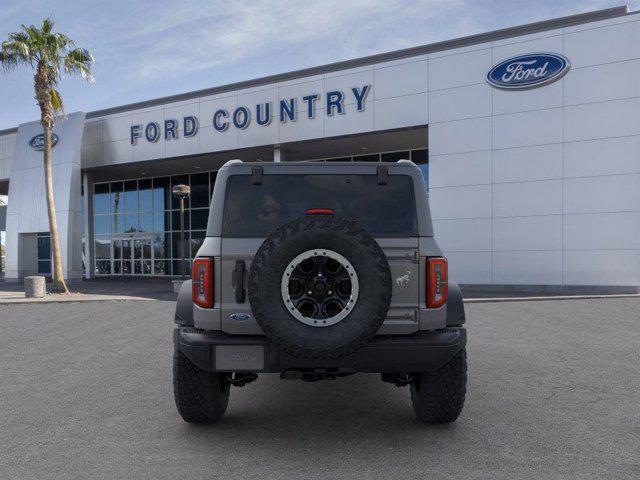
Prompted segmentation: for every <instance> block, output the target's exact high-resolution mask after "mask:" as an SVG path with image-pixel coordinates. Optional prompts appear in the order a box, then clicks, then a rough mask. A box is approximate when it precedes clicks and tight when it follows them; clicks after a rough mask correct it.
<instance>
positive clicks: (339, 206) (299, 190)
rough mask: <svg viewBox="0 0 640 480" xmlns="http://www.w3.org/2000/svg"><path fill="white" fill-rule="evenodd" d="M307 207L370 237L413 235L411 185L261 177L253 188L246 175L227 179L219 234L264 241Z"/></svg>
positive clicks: (406, 179) (404, 180)
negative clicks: (351, 223)
mask: <svg viewBox="0 0 640 480" xmlns="http://www.w3.org/2000/svg"><path fill="white" fill-rule="evenodd" d="M310 208H330V209H333V210H334V211H335V215H336V216H339V217H342V218H348V219H352V220H357V221H358V222H359V223H360V225H361V226H362V227H363V228H364V229H365V230H366V231H368V232H369V233H371V234H372V235H374V236H386V237H393V236H401V237H406V236H417V231H418V228H417V220H416V210H415V200H414V192H413V181H412V179H411V177H410V176H408V175H390V176H389V177H388V181H387V184H386V185H378V180H377V176H376V175H280V174H278V175H265V176H264V177H263V181H262V184H261V185H253V183H252V178H251V176H250V175H232V176H230V177H229V178H228V180H227V192H226V199H225V209H224V219H223V223H222V234H223V236H225V237H264V236H266V235H268V234H269V233H271V232H272V231H273V230H274V229H276V228H277V227H279V226H280V225H282V224H284V223H287V222H289V221H291V220H294V219H296V218H299V217H303V216H305V215H306V211H307V210H308V209H310Z"/></svg>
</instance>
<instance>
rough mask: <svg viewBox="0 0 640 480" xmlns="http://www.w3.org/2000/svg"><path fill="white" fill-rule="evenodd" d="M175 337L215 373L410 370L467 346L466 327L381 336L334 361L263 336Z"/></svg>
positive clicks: (192, 333) (427, 367) (193, 332)
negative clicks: (297, 353) (294, 352)
mask: <svg viewBox="0 0 640 480" xmlns="http://www.w3.org/2000/svg"><path fill="white" fill-rule="evenodd" d="M173 339H174V343H175V345H176V347H177V348H178V349H179V350H180V351H181V352H182V353H183V354H184V355H185V356H186V357H187V358H189V359H190V360H191V361H192V362H193V363H194V364H196V365H197V366H198V367H200V368H201V369H203V370H206V371H212V372H213V371H233V372H274V373H275V372H285V371H313V370H326V371H327V372H335V373H351V372H371V373H406V372H428V371H433V370H437V369H438V368H440V367H441V366H442V365H444V364H445V363H447V362H448V361H449V360H450V359H451V358H453V356H454V355H455V354H456V353H458V352H459V351H460V350H461V349H462V348H464V346H465V345H466V342H467V332H466V330H465V329H464V328H447V329H444V330H437V331H432V332H419V333H415V334H413V335H397V336H377V337H375V338H374V339H373V340H372V341H371V342H369V343H368V344H367V345H365V346H364V347H362V348H360V349H359V350H357V351H356V352H354V353H352V354H351V355H348V356H346V357H342V358H338V359H330V360H313V359H299V358H295V357H292V356H291V355H288V354H287V353H286V352H283V351H282V350H280V349H278V348H277V347H275V346H274V345H273V344H271V343H270V342H269V340H268V339H267V338H266V337H263V336H239V335H227V334H225V333H221V332H214V331H207V330H197V329H194V328H186V327H179V328H176V329H175V330H174V336H173Z"/></svg>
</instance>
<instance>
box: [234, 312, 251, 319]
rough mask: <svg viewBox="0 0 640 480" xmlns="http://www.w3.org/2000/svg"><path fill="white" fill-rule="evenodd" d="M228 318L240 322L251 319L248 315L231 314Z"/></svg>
mask: <svg viewBox="0 0 640 480" xmlns="http://www.w3.org/2000/svg"><path fill="white" fill-rule="evenodd" d="M229 317H231V320H237V321H242V320H249V319H250V318H251V315H249V314H248V313H232V314H231V315H229Z"/></svg>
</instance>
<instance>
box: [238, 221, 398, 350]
mask: <svg viewBox="0 0 640 480" xmlns="http://www.w3.org/2000/svg"><path fill="white" fill-rule="evenodd" d="M391 290H392V288H391V272H390V271H389V264H388V262H387V259H386V257H385V255H384V252H383V251H382V249H381V248H380V246H379V245H378V243H377V242H376V241H375V239H374V238H373V237H372V236H371V235H369V234H368V233H367V232H365V231H364V230H363V229H362V228H361V227H359V226H358V224H357V223H356V222H353V221H350V220H345V219H340V218H335V217H333V216H324V215H323V216H307V217H304V218H300V219H297V220H293V221H291V222H289V223H287V224H285V225H283V226H281V227H280V228H278V229H277V230H275V231H274V232H273V233H271V234H270V235H269V236H268V237H267V238H266V239H265V241H264V242H263V243H262V245H261V246H260V248H259V249H258V252H257V253H256V256H255V257H254V260H253V263H252V265H251V270H250V272H249V288H248V291H249V302H250V303H251V309H252V311H253V314H254V317H255V319H256V321H257V322H258V324H259V325H260V327H261V328H262V330H263V331H264V333H265V334H266V335H267V337H268V338H269V339H270V340H271V341H272V342H273V343H274V344H275V345H276V346H278V347H279V348H281V349H282V350H284V351H286V352H287V353H289V354H291V355H294V356H296V357H299V358H338V357H342V356H345V355H348V354H350V353H351V352H353V351H355V350H357V349H358V348H360V347H361V346H363V345H364V344H365V343H367V342H368V341H369V340H371V338H373V336H374V334H375V333H376V332H377V331H378V329H379V328H380V326H381V325H382V323H383V322H384V319H385V317H386V315H387V311H388V310H389V304H390V302H391Z"/></svg>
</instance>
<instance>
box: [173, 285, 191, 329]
mask: <svg viewBox="0 0 640 480" xmlns="http://www.w3.org/2000/svg"><path fill="white" fill-rule="evenodd" d="M175 322H176V323H177V324H178V325H180V326H183V327H193V300H192V297H191V280H187V281H185V282H184V283H183V284H182V286H181V287H180V292H179V293H178V301H177V302H176V315H175Z"/></svg>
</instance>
